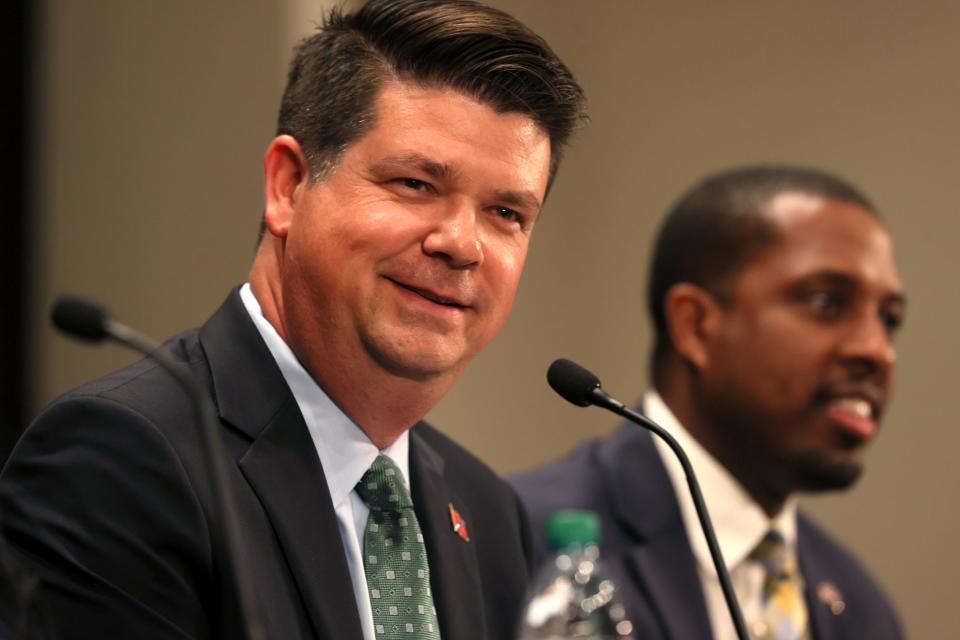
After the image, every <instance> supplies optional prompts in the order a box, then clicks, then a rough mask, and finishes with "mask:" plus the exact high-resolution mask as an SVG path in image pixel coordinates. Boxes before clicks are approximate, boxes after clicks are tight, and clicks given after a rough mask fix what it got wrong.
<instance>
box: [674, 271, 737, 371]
mask: <svg viewBox="0 0 960 640" xmlns="http://www.w3.org/2000/svg"><path fill="white" fill-rule="evenodd" d="M663 308H664V315H665V317H666V322H667V330H668V331H669V332H670V339H671V340H672V341H673V348H674V350H675V351H676V352H677V353H678V354H679V355H680V357H681V358H682V359H683V360H685V361H687V362H689V363H690V364H691V365H692V366H693V367H695V368H696V369H698V370H703V369H704V368H705V367H707V365H709V364H710V341H711V339H712V338H713V337H714V336H715V335H716V333H717V331H718V330H719V327H720V321H721V319H722V316H723V309H722V308H721V307H720V305H719V304H718V303H717V300H716V298H714V297H713V296H712V295H711V294H710V293H709V292H707V291H706V290H704V289H702V288H700V287H698V286H697V285H695V284H690V283H689V282H681V283H679V284H675V285H673V286H672V287H671V288H670V290H669V291H667V295H666V296H665V297H664V301H663Z"/></svg>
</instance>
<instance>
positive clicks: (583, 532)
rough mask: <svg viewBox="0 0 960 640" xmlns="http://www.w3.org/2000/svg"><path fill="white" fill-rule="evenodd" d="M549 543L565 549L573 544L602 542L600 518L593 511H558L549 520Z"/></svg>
mask: <svg viewBox="0 0 960 640" xmlns="http://www.w3.org/2000/svg"><path fill="white" fill-rule="evenodd" d="M546 534H547V545H549V547H550V548H551V549H554V550H556V549H563V548H564V547H569V546H570V545H572V544H581V545H583V544H591V543H592V544H597V543H598V542H600V519H599V518H598V517H597V514H595V513H593V512H592V511H579V510H573V509H570V510H565V511H557V512H556V513H554V514H553V515H551V516H550V518H549V519H548V520H547V526H546Z"/></svg>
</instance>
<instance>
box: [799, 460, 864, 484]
mask: <svg viewBox="0 0 960 640" xmlns="http://www.w3.org/2000/svg"><path fill="white" fill-rule="evenodd" d="M862 472H863V465H861V464H859V463H852V462H846V463H841V462H831V461H830V460H826V459H824V457H823V455H821V454H818V453H817V452H815V451H809V452H806V453H803V454H800V455H799V456H796V457H795V458H794V460H793V476H794V483H793V484H794V488H795V489H797V490H799V491H808V492H818V491H839V490H841V489H847V488H849V487H850V486H852V485H853V483H855V482H856V481H857V479H858V478H859V477H860V474H861V473H862Z"/></svg>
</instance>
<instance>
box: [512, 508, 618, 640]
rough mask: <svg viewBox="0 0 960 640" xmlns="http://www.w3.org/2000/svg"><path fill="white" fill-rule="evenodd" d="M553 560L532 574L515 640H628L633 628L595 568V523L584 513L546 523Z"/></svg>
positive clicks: (597, 537) (597, 555)
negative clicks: (532, 577)
mask: <svg viewBox="0 0 960 640" xmlns="http://www.w3.org/2000/svg"><path fill="white" fill-rule="evenodd" d="M546 535H547V543H548V544H549V545H550V547H551V549H553V550H555V552H556V555H554V557H553V559H552V560H550V561H549V562H547V563H546V564H545V565H544V566H543V567H542V568H541V569H540V571H539V572H538V573H537V575H536V577H535V578H534V581H533V585H532V587H531V590H530V592H529V594H528V596H527V605H526V608H525V610H524V612H523V619H522V620H521V622H520V634H519V640H561V639H562V638H581V639H582V640H624V639H630V640H633V638H634V636H633V625H632V624H631V623H630V621H629V620H627V619H626V615H625V611H624V608H623V606H622V605H621V604H620V603H618V602H617V601H616V598H615V595H616V589H615V587H614V585H613V582H611V581H610V580H609V579H608V578H607V577H606V576H605V575H604V574H603V568H602V567H601V565H600V551H599V549H598V548H597V543H598V542H599V541H600V521H599V519H598V518H597V516H596V515H595V514H594V513H591V512H589V511H558V512H557V513H555V514H554V515H553V516H551V517H550V519H549V520H548V521H547V528H546Z"/></svg>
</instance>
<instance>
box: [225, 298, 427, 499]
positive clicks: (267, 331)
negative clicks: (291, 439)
mask: <svg viewBox="0 0 960 640" xmlns="http://www.w3.org/2000/svg"><path fill="white" fill-rule="evenodd" d="M240 299H241V300H242V301H243V305H244V307H246V309H247V313H248V314H250V318H251V319H252V320H253V323H254V325H255V326H256V327H257V331H259V332H260V336H261V337H262V338H263V341H264V342H265V343H266V345H267V348H268V349H269V350H270V353H271V354H272V355H273V359H274V360H276V362H277V366H278V367H280V373H281V374H282V375H283V378H284V380H285V381H286V383H287V386H288V387H290V392H291V393H292V394H293V397H294V399H295V400H296V401H297V406H299V407H300V413H301V414H302V415H303V420H304V422H306V424H307V429H308V430H309V431H310V437H311V439H312V440H313V444H314V447H316V450H317V455H318V456H319V458H320V465H321V466H322V467H323V474H324V476H325V477H326V479H327V487H328V488H329V489H330V498H331V500H332V501H333V506H334V509H336V508H337V507H338V506H339V505H340V504H341V503H342V502H343V501H344V500H346V499H347V498H348V497H349V495H350V492H352V491H353V488H354V487H355V486H356V485H357V483H358V482H360V478H362V477H363V474H364V473H366V472H367V469H369V468H370V465H371V464H373V461H374V459H376V457H377V454H379V453H383V454H385V455H388V456H390V458H392V459H393V461H394V462H395V463H396V465H397V466H398V467H399V468H400V470H401V471H402V472H403V476H404V478H405V479H406V481H407V487H408V489H410V490H411V493H412V487H410V455H409V453H410V435H409V432H406V431H405V432H403V434H402V435H401V436H400V437H399V438H397V439H396V441H394V442H393V444H391V445H390V446H389V447H387V448H386V449H384V450H383V451H380V450H378V449H377V447H376V445H374V444H373V442H371V441H370V438H368V437H367V434H366V433H364V432H363V430H362V429H361V428H360V427H359V426H357V424H356V423H354V422H353V421H352V420H351V419H350V418H349V417H348V416H347V414H345V413H344V412H343V411H342V410H341V409H340V407H338V406H337V405H336V403H334V402H333V400H332V399H331V398H330V396H328V395H327V394H326V392H324V390H323V389H322V388H321V387H320V385H318V384H317V382H316V381H315V380H314V379H313V377H311V376H310V374H309V373H307V370H306V369H304V367H303V365H302V364H301V363H300V361H299V360H298V359H297V356H296V355H295V354H294V353H293V350H291V349H290V347H289V345H287V343H286V342H284V341H283V338H281V337H280V334H278V333H277V331H276V329H274V327H273V325H272V324H270V322H269V321H268V320H267V318H266V317H265V316H264V315H263V311H262V309H261V307H260V303H259V302H258V301H257V299H256V297H255V296H254V295H253V291H251V290H250V284H249V283H246V284H244V285H243V286H242V287H241V288H240Z"/></svg>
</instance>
